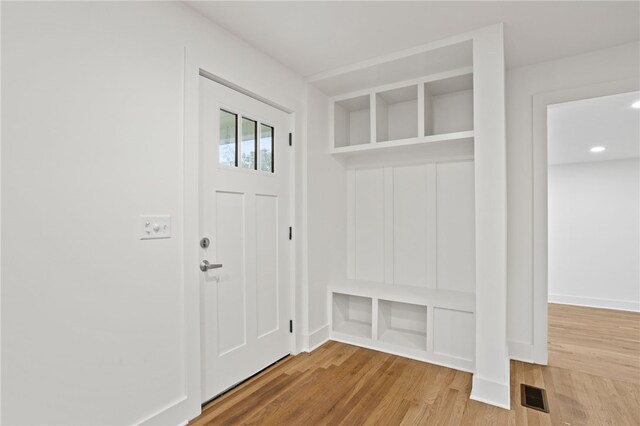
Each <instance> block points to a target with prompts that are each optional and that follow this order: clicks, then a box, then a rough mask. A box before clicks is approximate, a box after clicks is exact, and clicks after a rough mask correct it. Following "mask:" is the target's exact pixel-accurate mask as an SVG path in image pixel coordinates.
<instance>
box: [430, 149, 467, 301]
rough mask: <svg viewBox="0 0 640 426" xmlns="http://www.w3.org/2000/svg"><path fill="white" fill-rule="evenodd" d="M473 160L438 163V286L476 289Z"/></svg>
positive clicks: (453, 288)
mask: <svg viewBox="0 0 640 426" xmlns="http://www.w3.org/2000/svg"><path fill="white" fill-rule="evenodd" d="M473 173H474V168H473V162H472V161H465V162H456V163H439V164H438V165H437V198H436V200H437V201H436V204H437V233H438V238H437V251H438V259H437V287H438V288H439V289H443V290H458V291H474V289H475V272H476V271H475V267H476V264H475V210H474V177H473Z"/></svg>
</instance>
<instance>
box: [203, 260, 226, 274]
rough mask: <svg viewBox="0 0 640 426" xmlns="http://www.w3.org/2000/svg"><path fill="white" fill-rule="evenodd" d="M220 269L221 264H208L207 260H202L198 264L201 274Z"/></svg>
mask: <svg viewBox="0 0 640 426" xmlns="http://www.w3.org/2000/svg"><path fill="white" fill-rule="evenodd" d="M218 268H222V263H209V261H208V260H203V261H202V262H200V270H201V271H202V272H207V271H208V270H209V269H218Z"/></svg>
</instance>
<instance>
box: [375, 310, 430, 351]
mask: <svg viewBox="0 0 640 426" xmlns="http://www.w3.org/2000/svg"><path fill="white" fill-rule="evenodd" d="M378 340H380V341H383V342H387V343H391V344H395V345H398V346H403V347H409V348H414V349H421V350H423V351H426V350H427V307H426V306H420V305H413V304H410V303H402V302H393V301H389V300H380V301H379V302H378Z"/></svg>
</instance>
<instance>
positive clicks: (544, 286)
mask: <svg viewBox="0 0 640 426" xmlns="http://www.w3.org/2000/svg"><path fill="white" fill-rule="evenodd" d="M639 88H640V84H639V82H638V79H637V78H630V79H624V80H615V81H609V82H605V83H599V84H594V85H589V86H583V87H576V88H572V89H565V90H559V91H554V92H548V93H540V94H537V95H534V96H533V361H534V362H535V363H536V364H543V365H546V364H547V362H548V352H547V332H548V324H547V319H548V318H547V315H548V313H547V303H548V297H549V296H548V295H549V282H548V273H549V270H548V248H549V247H548V212H547V106H549V105H553V104H557V103H563V102H571V101H577V100H581V99H590V98H596V97H600V96H608V95H616V94H618V93H625V92H633V91H636V90H639Z"/></svg>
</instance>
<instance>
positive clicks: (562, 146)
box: [547, 92, 640, 165]
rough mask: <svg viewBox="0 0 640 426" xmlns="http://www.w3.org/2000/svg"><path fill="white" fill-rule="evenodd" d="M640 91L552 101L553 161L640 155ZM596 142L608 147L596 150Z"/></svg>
mask: <svg viewBox="0 0 640 426" xmlns="http://www.w3.org/2000/svg"><path fill="white" fill-rule="evenodd" d="M637 101H640V92H630V93H622V94H619V95H612V96H604V97H601V98H593V99H586V100H580V101H574V102H566V103H562V104H556V105H550V106H549V109H548V113H547V114H548V115H547V132H548V144H549V150H548V158H549V164H551V165H556V164H566V163H583V162H592V161H605V160H617V159H623V158H636V157H639V156H640V109H636V108H632V107H631V104H632V103H634V102H637ZM594 146H604V147H605V148H606V151H603V152H600V153H592V152H590V151H589V149H590V148H592V147H594Z"/></svg>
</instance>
